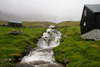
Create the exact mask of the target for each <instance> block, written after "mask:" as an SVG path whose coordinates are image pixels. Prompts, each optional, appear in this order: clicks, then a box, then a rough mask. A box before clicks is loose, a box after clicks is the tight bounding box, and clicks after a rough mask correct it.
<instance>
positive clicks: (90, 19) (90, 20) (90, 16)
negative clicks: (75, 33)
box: [80, 6, 96, 34]
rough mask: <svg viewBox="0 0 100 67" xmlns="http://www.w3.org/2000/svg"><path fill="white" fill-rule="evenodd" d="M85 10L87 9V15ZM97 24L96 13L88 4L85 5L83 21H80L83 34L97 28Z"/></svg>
mask: <svg viewBox="0 0 100 67" xmlns="http://www.w3.org/2000/svg"><path fill="white" fill-rule="evenodd" d="M85 10H86V16H85V12H84V11H85ZM95 24H96V22H95V19H94V13H93V12H92V11H91V10H90V9H88V8H87V7H86V6H84V9H83V14H82V18H81V23H80V26H81V34H84V33H87V32H89V31H91V30H93V29H95V28H96V26H95Z"/></svg>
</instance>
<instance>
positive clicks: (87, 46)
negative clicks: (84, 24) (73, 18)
mask: <svg viewBox="0 0 100 67" xmlns="http://www.w3.org/2000/svg"><path fill="white" fill-rule="evenodd" d="M57 30H59V31H61V33H62V39H61V41H60V42H61V43H60V45H59V46H57V47H54V52H55V59H56V61H58V62H60V63H64V60H63V58H65V59H68V60H70V63H69V64H68V67H100V41H89V40H88V41H87V40H85V39H82V38H81V34H80V26H71V27H65V28H57ZM65 35H66V36H67V37H65Z"/></svg>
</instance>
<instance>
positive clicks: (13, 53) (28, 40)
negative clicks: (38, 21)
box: [0, 27, 46, 66]
mask: <svg viewBox="0 0 100 67" xmlns="http://www.w3.org/2000/svg"><path fill="white" fill-rule="evenodd" d="M12 29H13V27H0V60H3V59H11V62H0V66H3V65H8V64H13V63H14V61H16V59H15V57H17V56H21V55H22V54H23V53H25V52H26V50H25V48H26V46H31V47H33V48H34V47H36V45H35V42H36V41H37V40H38V37H41V36H42V33H43V32H44V31H45V30H46V28H23V27H22V28H17V27H14V29H15V30H17V31H20V30H23V33H24V35H21V34H19V35H10V32H11V30H12Z"/></svg>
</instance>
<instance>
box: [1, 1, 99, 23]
mask: <svg viewBox="0 0 100 67" xmlns="http://www.w3.org/2000/svg"><path fill="white" fill-rule="evenodd" d="M84 4H100V0H0V20H21V21H51V22H55V23H59V22H62V21H80V20H81V15H82V11H83V7H84Z"/></svg>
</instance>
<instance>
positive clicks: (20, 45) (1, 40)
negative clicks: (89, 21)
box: [0, 21, 100, 67]
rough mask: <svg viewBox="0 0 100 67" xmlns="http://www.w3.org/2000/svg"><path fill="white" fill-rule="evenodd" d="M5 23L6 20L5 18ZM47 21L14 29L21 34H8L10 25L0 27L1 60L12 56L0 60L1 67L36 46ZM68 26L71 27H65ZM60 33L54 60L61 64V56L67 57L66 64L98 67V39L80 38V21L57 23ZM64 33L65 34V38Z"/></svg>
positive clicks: (31, 23) (10, 28) (99, 60)
mask: <svg viewBox="0 0 100 67" xmlns="http://www.w3.org/2000/svg"><path fill="white" fill-rule="evenodd" d="M5 23H6V24H7V22H6V21H5ZM0 24H2V23H0ZM50 24H54V23H51V22H50V23H49V22H48V23H47V22H43V23H42V22H40V21H36V22H30V23H29V22H23V25H24V26H27V27H28V26H31V25H32V26H43V27H35V28H23V27H22V28H14V29H16V30H18V31H19V30H20V29H22V30H23V32H24V35H9V33H10V31H11V30H12V29H13V28H12V27H0V60H3V59H9V58H11V59H12V61H11V62H0V66H5V65H6V66H7V65H8V66H9V64H12V65H13V63H14V61H15V60H16V59H15V57H17V56H21V55H22V54H23V53H25V52H26V50H25V48H26V46H32V47H33V48H34V47H36V45H35V42H36V41H37V40H38V37H41V36H42V33H43V32H44V31H45V30H46V28H45V27H47V26H48V25H50ZM65 26H70V27H65ZM56 27H62V28H57V30H59V31H60V32H61V33H62V39H61V41H60V42H61V43H60V45H59V46H57V47H54V52H55V60H56V61H58V62H60V63H64V61H63V58H65V59H68V60H70V63H69V64H68V67H100V41H90V40H88V41H87V40H85V39H82V38H81V37H80V36H81V34H80V33H81V32H80V26H79V21H65V22H61V23H58V24H56ZM66 36H67V37H66Z"/></svg>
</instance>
